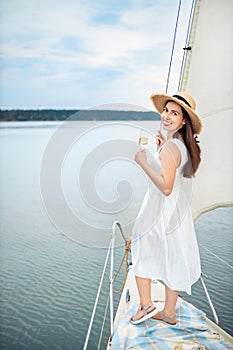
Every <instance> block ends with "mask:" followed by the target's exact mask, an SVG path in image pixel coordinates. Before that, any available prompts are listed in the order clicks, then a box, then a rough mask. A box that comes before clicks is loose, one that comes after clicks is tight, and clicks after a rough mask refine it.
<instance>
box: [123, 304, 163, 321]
mask: <svg viewBox="0 0 233 350" xmlns="http://www.w3.org/2000/svg"><path fill="white" fill-rule="evenodd" d="M151 306H154V304H153V303H152V302H150V303H149V304H146V305H145V306H141V305H140V310H141V311H142V312H143V316H142V317H140V318H138V319H137V318H136V315H135V316H133V317H132V318H131V319H130V320H131V323H132V324H139V323H141V322H144V321H146V320H148V318H151V317H152V316H154V315H155V314H156V313H157V309H156V307H155V308H154V309H153V310H151V311H150V312H147V310H148V309H149V308H150V307H151Z"/></svg>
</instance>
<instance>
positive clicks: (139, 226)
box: [131, 92, 202, 324]
mask: <svg viewBox="0 0 233 350" xmlns="http://www.w3.org/2000/svg"><path fill="white" fill-rule="evenodd" d="M151 100H152V102H153V104H154V106H155V108H156V109H157V111H158V112H159V113H160V114H161V118H162V127H163V130H164V131H167V140H166V141H165V138H164V137H163V136H162V134H161V133H160V132H158V134H157V139H156V143H157V146H158V151H157V153H156V155H155V157H154V158H153V161H152V162H151V164H149V163H148V161H147V157H146V152H145V150H139V151H138V152H137V153H136V155H135V160H136V162H137V163H138V164H139V165H140V166H141V168H142V169H143V170H144V171H145V173H146V174H147V175H148V177H149V188H148V191H147V193H146V195H145V198H144V201H143V204H142V207H141V209H140V211H139V214H138V216H137V219H136V221H135V224H134V229H133V236H132V258H133V266H134V274H135V278H136V283H137V287H138V292H139V296H140V307H139V309H138V311H137V313H136V315H134V316H133V317H132V318H131V322H132V323H133V324H138V323H140V322H143V321H145V320H146V319H148V318H152V319H155V320H162V321H164V322H167V323H169V324H176V315H175V307H176V302H177V298H178V292H179V291H184V292H187V293H188V294H191V285H192V284H193V283H195V282H196V281H197V280H198V279H199V277H200V273H201V267H200V257H199V250H198V245H197V240H196V235H195V230H194V225H193V221H192V216H191V211H190V208H189V197H190V194H191V181H190V179H191V178H192V177H193V176H194V174H195V172H196V170H197V168H198V166H199V163H200V148H199V146H198V144H197V141H196V135H197V134H199V133H200V131H201V129H202V123H201V120H200V118H199V117H198V115H197V114H196V113H195V101H194V100H193V98H192V97H191V96H190V95H188V94H187V93H184V92H179V93H178V94H177V95H173V96H168V95H164V94H154V95H152V96H151ZM151 279H159V280H162V281H163V282H164V284H165V306H164V309H163V311H160V312H158V310H157V309H156V308H155V306H154V304H153V303H152V301H151Z"/></svg>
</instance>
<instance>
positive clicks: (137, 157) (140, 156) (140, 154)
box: [134, 149, 147, 167]
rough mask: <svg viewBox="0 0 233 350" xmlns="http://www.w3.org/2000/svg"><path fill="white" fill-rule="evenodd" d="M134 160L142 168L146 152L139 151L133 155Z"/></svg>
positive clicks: (145, 160) (145, 159)
mask: <svg viewBox="0 0 233 350" xmlns="http://www.w3.org/2000/svg"><path fill="white" fill-rule="evenodd" d="M134 159H135V161H136V162H137V163H138V164H139V165H140V166H141V167H142V166H143V164H145V163H146V162H147V157H146V151H145V150H144V149H140V150H139V151H137V153H136V154H135V157H134Z"/></svg>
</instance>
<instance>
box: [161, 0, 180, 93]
mask: <svg viewBox="0 0 233 350" xmlns="http://www.w3.org/2000/svg"><path fill="white" fill-rule="evenodd" d="M180 7H181V0H180V1H179V6H178V12H177V17H176V26H175V31H174V36H173V42H172V52H171V58H170V64H169V69H168V74H167V83H166V89H165V93H167V90H168V85H169V80H170V74H171V66H172V59H173V53H174V48H175V42H176V33H177V28H178V22H179V16H180Z"/></svg>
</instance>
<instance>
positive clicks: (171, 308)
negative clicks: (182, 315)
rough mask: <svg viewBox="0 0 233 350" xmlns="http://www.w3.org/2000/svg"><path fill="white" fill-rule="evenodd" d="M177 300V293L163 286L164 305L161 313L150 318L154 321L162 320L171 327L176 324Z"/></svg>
mask: <svg viewBox="0 0 233 350" xmlns="http://www.w3.org/2000/svg"><path fill="white" fill-rule="evenodd" d="M177 299H178V291H177V290H172V289H170V288H168V286H166V285H165V305H164V309H163V311H160V312H157V314H156V315H154V316H153V317H152V318H153V319H154V320H162V321H165V322H167V323H169V324H171V325H175V324H176V313H175V309H176V302H177Z"/></svg>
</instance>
